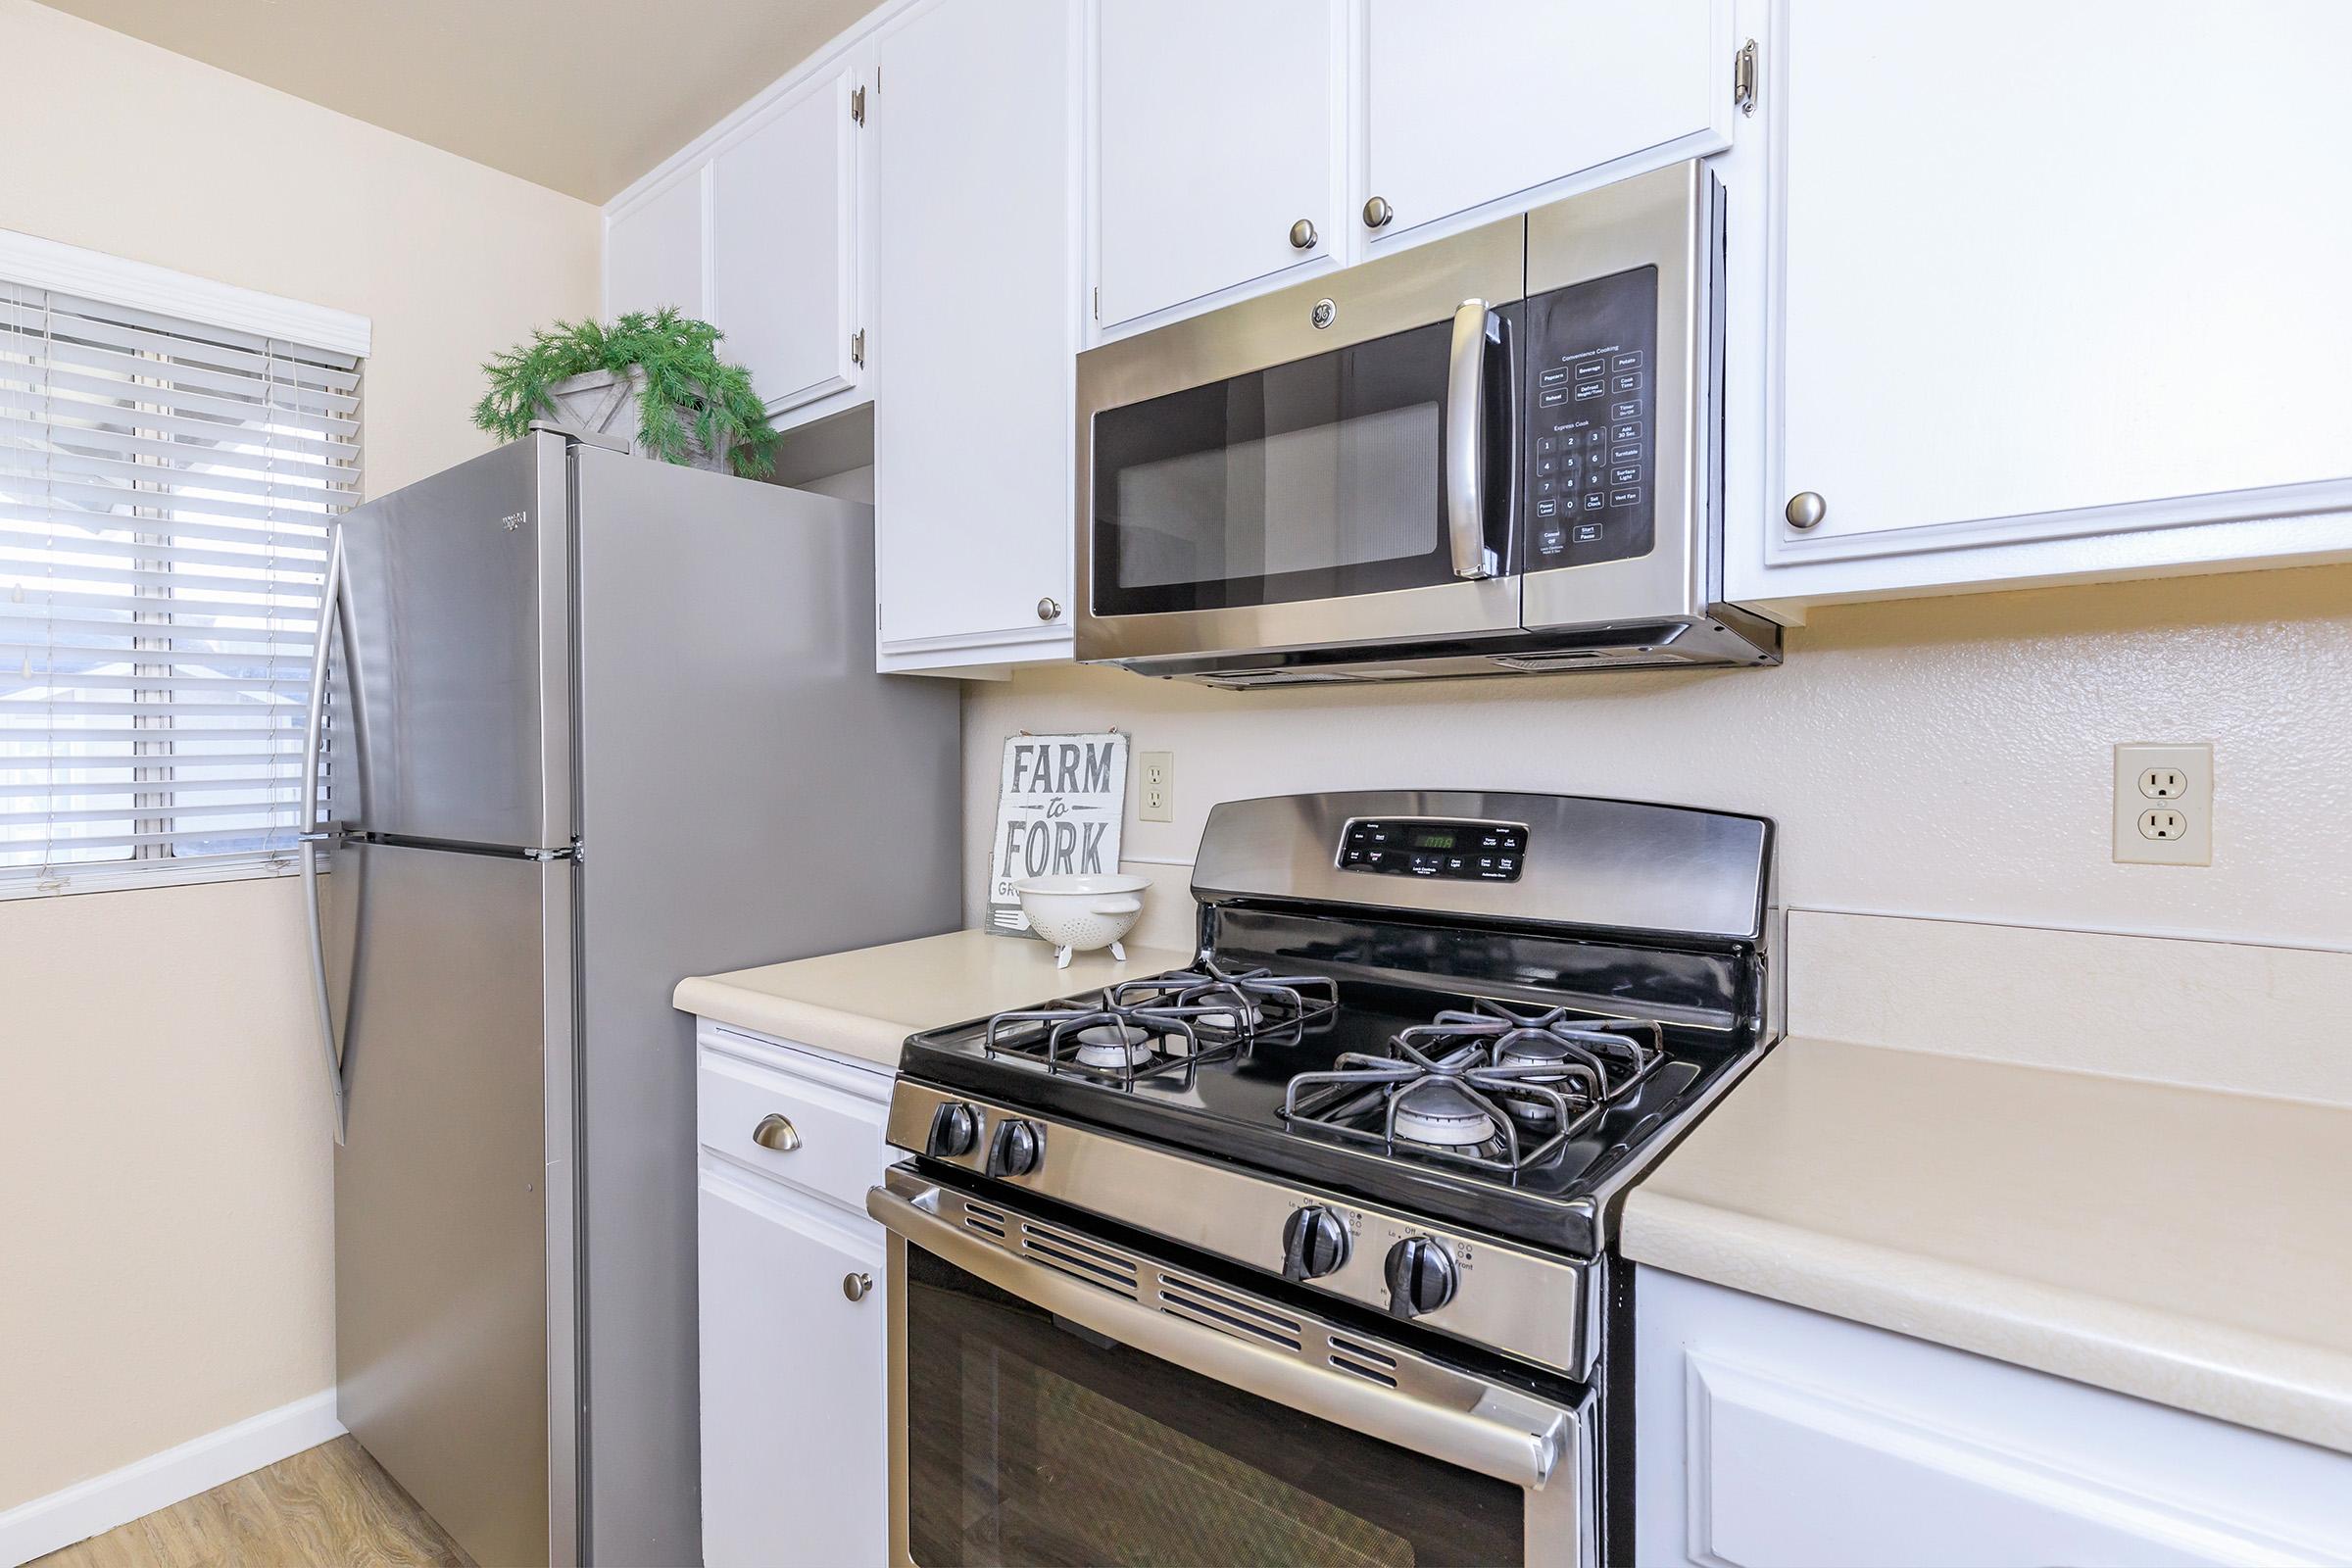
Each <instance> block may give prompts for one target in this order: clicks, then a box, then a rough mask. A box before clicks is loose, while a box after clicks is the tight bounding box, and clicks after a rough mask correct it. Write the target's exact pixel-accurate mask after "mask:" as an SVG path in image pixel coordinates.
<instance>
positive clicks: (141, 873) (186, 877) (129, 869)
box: [0, 850, 302, 901]
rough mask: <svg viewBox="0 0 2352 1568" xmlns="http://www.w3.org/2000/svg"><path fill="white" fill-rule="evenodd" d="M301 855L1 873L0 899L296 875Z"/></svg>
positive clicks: (124, 862)
mask: <svg viewBox="0 0 2352 1568" xmlns="http://www.w3.org/2000/svg"><path fill="white" fill-rule="evenodd" d="M301 870H302V857H301V855H300V854H299V853H297V852H293V851H286V850H268V851H256V852H254V853H253V854H250V855H221V856H208V857H206V858H203V859H192V860H122V861H106V862H102V863H99V864H93V865H87V866H76V867H73V868H72V869H70V870H63V871H45V872H34V871H0V901H5V900H9V899H50V898H64V897H66V896H68V895H70V894H75V893H123V892H127V891H128V890H130V889H132V888H166V887H181V886H185V885H187V884H189V883H194V882H242V881H245V880H246V879H248V878H251V877H263V876H295V875H298V874H299V873H300V872H301Z"/></svg>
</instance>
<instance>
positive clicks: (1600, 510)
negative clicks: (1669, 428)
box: [1520, 267, 1658, 571]
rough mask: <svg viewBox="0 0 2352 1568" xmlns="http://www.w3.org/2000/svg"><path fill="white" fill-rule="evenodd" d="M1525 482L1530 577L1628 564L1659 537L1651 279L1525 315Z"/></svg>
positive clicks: (1626, 275)
mask: <svg viewBox="0 0 2352 1568" xmlns="http://www.w3.org/2000/svg"><path fill="white" fill-rule="evenodd" d="M1526 313H1527V314H1526V318H1525V319H1526V323H1527V324H1526V334H1527V335H1526V341H1527V362H1526V363H1527V373H1528V377H1529V384H1528V386H1527V387H1526V388H1525V398H1526V402H1525V405H1524V406H1525V407H1526V409H1527V410H1528V414H1529V417H1528V420H1527V443H1528V445H1527V450H1526V452H1525V453H1524V454H1523V455H1522V456H1523V459H1524V461H1523V463H1522V465H1521V467H1522V471H1523V472H1525V474H1526V475H1527V481H1526V482H1527V495H1526V497H1525V504H1524V506H1523V508H1522V510H1521V513H1520V515H1522V516H1524V517H1525V518H1526V519H1527V537H1526V549H1525V550H1524V551H1523V552H1522V556H1521V559H1522V560H1524V561H1525V562H1526V563H1527V568H1528V569H1529V570H1530V571H1544V570H1547V569H1550V568H1552V567H1558V566H1585V565H1591V564H1593V563H1594V562H1599V561H1625V560H1630V559H1632V558H1634V557H1637V556H1645V555H1647V554H1649V551H1650V547H1651V545H1652V544H1653V543H1654V542H1655V540H1656V536H1657V528H1656V514H1655V511H1654V510H1653V509H1654V508H1655V505H1656V502H1655V499H1654V496H1653V493H1652V492H1653V491H1654V489H1655V487H1656V486H1655V481H1656V475H1657V467H1656V463H1655V459H1654V453H1655V451H1656V445H1657V444H1656V441H1655V438H1654V431H1655V426H1656V422H1657V421H1656V415H1657V406H1658V405H1657V392H1656V374H1657V365H1656V360H1657V339H1658V270H1657V269H1656V268H1654V267H1638V268H1635V269H1634V270H1632V271H1628V272H1618V273H1616V274H1614V275H1612V276H1609V277H1602V278H1595V279H1593V281H1592V282H1589V283H1577V284H1573V285H1571V286H1570V287H1567V288H1562V289H1554V290H1552V291H1551V292H1550V293H1548V294H1539V295H1537V296H1535V297H1534V298H1533V299H1530V300H1529V301H1528V302H1527V307H1526Z"/></svg>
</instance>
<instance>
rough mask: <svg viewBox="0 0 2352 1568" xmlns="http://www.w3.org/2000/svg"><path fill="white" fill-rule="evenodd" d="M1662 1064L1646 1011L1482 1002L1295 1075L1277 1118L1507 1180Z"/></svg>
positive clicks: (1298, 1129) (1302, 1129) (1300, 1129)
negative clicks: (1637, 1015) (1590, 1012)
mask: <svg viewBox="0 0 2352 1568" xmlns="http://www.w3.org/2000/svg"><path fill="white" fill-rule="evenodd" d="M1665 1060H1666V1031H1665V1027H1664V1026H1663V1025H1662V1024H1660V1023H1658V1022H1656V1021H1655V1020H1653V1019H1626V1020H1616V1019H1611V1020H1608V1021H1606V1022H1597V1021H1593V1020H1590V1019H1582V1018H1572V1017H1570V1016H1569V1013H1568V1009H1567V1008H1565V1007H1550V1008H1544V1009H1539V1010H1534V1011H1527V1010H1522V1009H1519V1008H1516V1007H1512V1006H1508V1005H1504V1004H1501V1003H1498V1002H1493V1001H1487V1000H1482V1001H1481V1002H1480V1003H1479V1005H1478V1010H1476V1011H1462V1010H1453V1009H1448V1010H1446V1011H1444V1012H1441V1013H1439V1014H1438V1015H1437V1017H1436V1018H1435V1019H1433V1020H1432V1021H1431V1022H1429V1023H1426V1024H1420V1025H1416V1026H1414V1027H1412V1028H1409V1029H1404V1030H1401V1031H1399V1032H1398V1033H1397V1035H1396V1036H1395V1037H1394V1038H1393V1039H1392V1040H1391V1041H1390V1042H1389V1054H1387V1055H1371V1054H1364V1053H1361V1052H1347V1053H1343V1054H1341V1055H1340V1057H1339V1058H1338V1059H1337V1060H1336V1061H1335V1062H1334V1063H1333V1064H1332V1067H1331V1069H1330V1070H1328V1071H1325V1072H1308V1073H1299V1074H1298V1075H1297V1076H1295V1077H1294V1078H1292V1079H1291V1081H1290V1084H1289V1086H1288V1088H1287V1089H1286V1090H1285V1092H1284V1095H1283V1103H1282V1116H1283V1120H1284V1122H1285V1123H1286V1124H1287V1125H1288V1126H1289V1127H1290V1129H1291V1130H1292V1131H1293V1132H1295V1133H1300V1134H1305V1135H1312V1136H1321V1137H1327V1138H1333V1139H1337V1140H1340V1141H1342V1142H1351V1143H1360V1144H1365V1145H1369V1146H1371V1147H1373V1148H1376V1149H1378V1150H1380V1151H1381V1152H1383V1153H1385V1154H1388V1155H1391V1156H1392V1157H1399V1158H1404V1157H1411V1158H1422V1159H1431V1160H1438V1161H1441V1162H1444V1163H1448V1164H1456V1165H1463V1166H1467V1167H1469V1168H1471V1169H1473V1170H1479V1171H1484V1172H1487V1173H1489V1174H1491V1175H1497V1176H1502V1177H1504V1178H1506V1179H1509V1180H1511V1181H1514V1182H1515V1181H1516V1180H1517V1179H1518V1178H1519V1177H1520V1175H1521V1174H1523V1173H1524V1172H1526V1171H1529V1170H1532V1169H1534V1168H1535V1167H1537V1166H1540V1165H1542V1164H1544V1161H1546V1160H1548V1159H1550V1158H1551V1157H1552V1156H1553V1155H1554V1154H1556V1153H1558V1152H1559V1151H1560V1150H1561V1149H1563V1148H1565V1147H1566V1146H1567V1145H1568V1144H1569V1143H1570V1142H1571V1141H1572V1140H1574V1139H1576V1138H1578V1137H1580V1136H1581V1135H1583V1134H1584V1133H1585V1132H1587V1131H1589V1130H1590V1129H1591V1128H1592V1127H1593V1124H1594V1123H1595V1122H1597V1121H1598V1120H1599V1119H1600V1117H1601V1115H1602V1114H1603V1113H1604V1112H1605V1111H1606V1110H1607V1109H1608V1107H1609V1106H1610V1105H1611V1104H1613V1103H1616V1102H1617V1101H1619V1100H1621V1099H1623V1098H1624V1097H1625V1096H1626V1095H1628V1094H1630V1093H1632V1092H1633V1090H1634V1089H1635V1088H1636V1086H1638V1085H1640V1084H1641V1083H1642V1081H1643V1080H1645V1079H1646V1078H1648V1077H1649V1075H1650V1074H1651V1073H1653V1072H1655V1071H1656V1070H1657V1069H1658V1067H1659V1065H1660V1064H1661V1063H1662V1062H1664V1061H1665ZM1480 1117H1483V1118H1484V1120H1485V1125H1484V1127H1483V1128H1481V1127H1480V1125H1479V1121H1478V1118H1480ZM1482 1133H1483V1136H1481V1134H1482Z"/></svg>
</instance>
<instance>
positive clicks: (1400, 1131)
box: [1392, 1078, 1502, 1150]
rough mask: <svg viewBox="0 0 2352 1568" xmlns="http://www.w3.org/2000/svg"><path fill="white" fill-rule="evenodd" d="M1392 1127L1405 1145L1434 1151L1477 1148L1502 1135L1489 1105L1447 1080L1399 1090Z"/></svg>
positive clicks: (1430, 1080)
mask: <svg viewBox="0 0 2352 1568" xmlns="http://www.w3.org/2000/svg"><path fill="white" fill-rule="evenodd" d="M1395 1108H1396V1114H1395V1116H1394V1117H1393V1118H1392V1125H1393V1126H1394V1127H1395V1128H1396V1132H1397V1138H1398V1139H1399V1140H1400V1141H1403V1142H1407V1143H1415V1144H1422V1145H1426V1146H1427V1147H1429V1148H1432V1149H1447V1150H1451V1149H1475V1148H1477V1147H1478V1146H1479V1145H1481V1144H1491V1143H1494V1142H1495V1140H1497V1139H1499V1138H1500V1137H1501V1136H1502V1129H1501V1127H1500V1126H1498V1125H1497V1124H1496V1123H1495V1118H1494V1116H1493V1115H1492V1114H1490V1113H1489V1111H1488V1108H1487V1103H1486V1102H1485V1101H1483V1100H1481V1099H1479V1098H1478V1097H1477V1096H1476V1095H1473V1094H1470V1093H1468V1092H1467V1091H1465V1090H1464V1089H1463V1088H1462V1087H1461V1085H1460V1084H1458V1083H1454V1082H1452V1081H1451V1080H1449V1079H1445V1078H1425V1079H1423V1080H1422V1081H1421V1082H1419V1083H1417V1084H1414V1085H1413V1086H1412V1087H1410V1088H1408V1089H1403V1090H1399V1091H1398V1092H1397V1097H1396V1101H1395Z"/></svg>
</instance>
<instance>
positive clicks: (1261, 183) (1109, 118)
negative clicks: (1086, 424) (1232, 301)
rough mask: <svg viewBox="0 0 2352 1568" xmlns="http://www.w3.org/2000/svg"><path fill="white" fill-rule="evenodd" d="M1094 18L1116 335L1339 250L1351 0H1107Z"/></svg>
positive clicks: (1101, 209)
mask: <svg viewBox="0 0 2352 1568" xmlns="http://www.w3.org/2000/svg"><path fill="white" fill-rule="evenodd" d="M1093 20H1094V29H1095V31H1094V37H1095V73H1094V77H1095V84H1094V102H1095V133H1094V144H1095V168H1094V190H1095V215H1096V218H1095V222H1096V241H1095V244H1096V254H1095V282H1096V284H1097V285H1098V286H1099V287H1100V288H1101V290H1102V296H1101V299H1100V300H1099V301H1098V303H1097V317H1098V319H1100V321H1101V322H1102V323H1103V325H1105V326H1107V325H1110V324H1112V323H1114V322H1119V321H1126V320H1132V319H1135V318H1136V317H1139V316H1147V315H1149V314H1151V313H1152V312H1153V311H1160V310H1165V309H1167V308H1168V307H1169V306H1172V305H1180V304H1182V303H1184V302H1185V301H1187V300H1193V299H1198V298H1200V297H1201V295H1203V294H1212V293H1215V292H1216V291H1217V290H1219V289H1224V288H1230V287H1232V286H1234V285H1236V284H1240V283H1248V282H1250V281H1252V280H1253V279H1257V278H1261V277H1265V276H1267V275H1269V274H1271V273H1275V272H1280V271H1284V270H1288V269H1290V268H1293V267H1296V266H1298V265H1299V264H1300V263H1302V262H1308V261H1315V260H1325V259H1329V258H1331V257H1333V256H1336V255H1338V254H1339V251H1338V250H1337V249H1336V248H1335V246H1336V233H1337V226H1336V222H1335V220H1337V219H1338V218H1339V216H1340V215H1339V213H1338V212H1337V211H1336V210H1335V209H1336V208H1337V207H1338V205H1339V194H1338V190H1337V185H1336V182H1335V179H1334V177H1333V176H1334V174H1335V172H1337V170H1338V168H1339V160H1338V158H1337V157H1336V156H1335V153H1334V148H1335V145H1336V144H1337V141H1338V137H1339V130H1340V123H1339V107H1340V93H1339V90H1338V86H1337V81H1338V73H1339V71H1340V69H1341V62H1342V61H1343V59H1344V57H1345V54H1346V47H1345V40H1346V37H1347V28H1346V19H1345V14H1344V11H1343V9H1342V6H1341V4H1340V3H1339V0H1278V3H1276V4H1272V5H1268V4H1266V3H1264V0H1096V3H1095V6H1094V10H1093ZM1300 220H1304V221H1306V222H1307V223H1309V224H1311V225H1312V227H1313V230H1314V236H1315V237H1314V240H1313V242H1312V243H1311V244H1308V245H1306V246H1303V247H1301V246H1297V245H1294V244H1293V243H1292V227H1293V225H1294V224H1296V223H1298V222H1299V221H1300Z"/></svg>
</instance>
